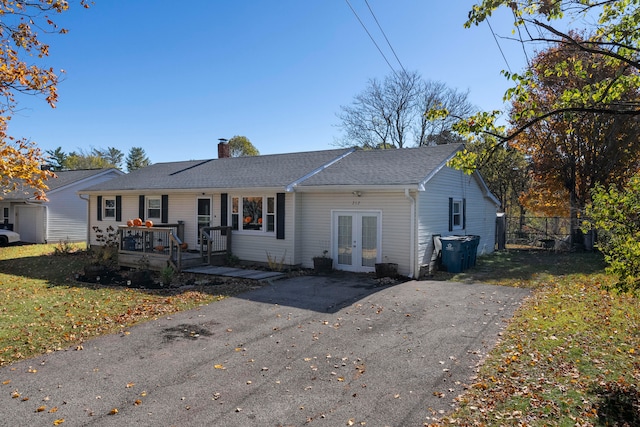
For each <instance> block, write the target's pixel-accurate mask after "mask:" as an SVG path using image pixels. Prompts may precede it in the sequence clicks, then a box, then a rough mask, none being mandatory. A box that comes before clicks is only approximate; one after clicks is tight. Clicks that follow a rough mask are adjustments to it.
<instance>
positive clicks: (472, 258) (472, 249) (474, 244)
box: [469, 236, 480, 267]
mask: <svg viewBox="0 0 640 427" xmlns="http://www.w3.org/2000/svg"><path fill="white" fill-rule="evenodd" d="M469 238H470V241H469V267H475V266H476V258H477V255H478V246H479V245H480V236H469Z"/></svg>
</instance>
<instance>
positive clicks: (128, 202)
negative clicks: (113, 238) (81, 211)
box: [90, 192, 298, 264]
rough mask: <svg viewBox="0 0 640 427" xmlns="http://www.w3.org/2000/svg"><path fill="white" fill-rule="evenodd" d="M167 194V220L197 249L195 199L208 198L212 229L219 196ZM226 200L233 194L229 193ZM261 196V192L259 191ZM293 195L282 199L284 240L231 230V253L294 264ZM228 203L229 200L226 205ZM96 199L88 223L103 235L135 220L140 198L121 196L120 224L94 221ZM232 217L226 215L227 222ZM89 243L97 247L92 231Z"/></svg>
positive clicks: (247, 258) (217, 222) (217, 219)
mask: <svg viewBox="0 0 640 427" xmlns="http://www.w3.org/2000/svg"><path fill="white" fill-rule="evenodd" d="M164 194H168V195H169V210H168V213H169V217H168V222H169V223H170V224H176V223H177V222H178V221H184V241H185V242H186V243H187V244H188V245H189V249H194V250H195V249H198V245H197V233H198V230H197V224H198V222H197V215H196V213H197V200H198V198H207V197H210V198H211V214H212V226H219V225H220V221H221V219H220V199H221V194H220V193H211V194H205V195H203V194H202V192H200V193H174V194H171V193H164ZM228 194H229V198H231V196H232V195H233V193H228ZM261 194H262V192H261ZM115 195H117V194H116V193H113V194H111V193H104V194H102V196H103V197H106V196H115ZM161 195H162V194H161V193H157V194H156V193H153V194H152V193H149V194H145V196H147V197H154V196H157V197H159V196H161ZM264 195H267V196H273V197H275V196H276V193H275V192H273V193H264ZM294 196H295V195H294V194H287V195H286V197H285V239H276V236H275V233H255V232H254V233H252V232H243V231H234V232H233V237H232V243H231V245H232V249H231V250H232V253H233V254H234V255H235V256H237V257H238V258H240V259H241V260H243V261H249V262H260V263H266V262H267V253H269V255H270V256H271V257H272V258H275V259H277V260H278V262H279V261H280V259H281V258H282V257H283V256H285V251H286V256H285V264H296V263H297V262H298V261H297V260H296V251H295V245H294V242H295V234H294V233H295V221H294V219H295V210H294ZM230 204H231V200H230V199H229V206H230ZM96 205H97V196H95V195H92V196H91V203H90V218H91V224H92V226H93V225H97V226H99V227H100V229H101V230H102V231H103V232H104V231H106V229H107V227H109V226H112V227H114V228H115V229H117V226H118V225H123V224H126V222H127V220H128V219H134V218H137V217H138V214H139V212H138V209H139V195H138V194H127V195H123V196H122V221H119V222H116V221H111V220H104V219H103V220H102V221H98V220H97V206H96ZM230 220H231V217H230V216H229V221H230ZM91 244H97V242H96V240H95V232H94V231H93V230H91Z"/></svg>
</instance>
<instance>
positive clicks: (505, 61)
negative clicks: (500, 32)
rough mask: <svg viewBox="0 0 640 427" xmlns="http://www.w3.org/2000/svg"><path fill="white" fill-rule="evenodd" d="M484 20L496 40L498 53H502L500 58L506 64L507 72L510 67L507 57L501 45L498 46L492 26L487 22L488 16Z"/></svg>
mask: <svg viewBox="0 0 640 427" xmlns="http://www.w3.org/2000/svg"><path fill="white" fill-rule="evenodd" d="M485 21H487V25H488V26H489V30H491V34H492V35H493V39H494V40H495V41H496V45H497V46H498V50H499V51H500V55H502V59H504V63H505V64H507V68H508V69H509V73H511V72H512V71H511V67H510V66H509V61H507V57H506V56H505V55H504V52H503V51H502V47H501V46H500V43H499V42H498V37H496V33H494V32H493V28H492V27H491V23H490V22H489V18H488V17H487V19H485Z"/></svg>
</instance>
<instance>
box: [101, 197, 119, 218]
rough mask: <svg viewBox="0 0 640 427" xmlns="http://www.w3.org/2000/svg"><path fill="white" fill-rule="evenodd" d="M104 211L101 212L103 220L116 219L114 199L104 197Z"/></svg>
mask: <svg viewBox="0 0 640 427" xmlns="http://www.w3.org/2000/svg"><path fill="white" fill-rule="evenodd" d="M103 205H104V210H103V211H102V217H103V218H105V219H106V218H111V219H114V218H115V217H116V198H115V197H113V198H110V197H105V198H104V199H103Z"/></svg>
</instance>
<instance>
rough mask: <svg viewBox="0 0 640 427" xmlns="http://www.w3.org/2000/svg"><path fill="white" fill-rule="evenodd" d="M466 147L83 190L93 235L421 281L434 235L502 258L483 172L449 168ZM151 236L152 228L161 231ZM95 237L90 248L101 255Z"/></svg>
mask: <svg viewBox="0 0 640 427" xmlns="http://www.w3.org/2000/svg"><path fill="white" fill-rule="evenodd" d="M462 149H463V145H462V144H452V145H440V146H431V147H420V148H406V149H393V150H362V149H358V148H343V149H333V150H324V151H313V152H300V153H289V154H274V155H263V156H253V157H235V158H230V157H228V154H227V153H228V146H227V145H226V144H224V143H221V144H220V145H219V146H218V158H217V159H207V160H190V161H178V162H169V163H158V164H153V165H151V166H148V167H146V168H143V169H139V170H136V171H133V172H131V173H129V174H127V175H123V176H121V177H118V178H115V179H112V180H109V181H105V182H102V183H100V184H96V185H93V186H89V187H85V188H84V189H82V191H80V192H79V193H80V194H81V195H82V196H84V197H88V199H89V212H90V214H89V220H90V226H91V227H92V226H97V227H99V228H100V229H102V230H104V229H106V228H107V227H109V226H112V227H114V228H117V227H118V226H119V225H122V224H125V223H126V221H127V220H128V219H132V218H140V219H142V220H143V221H144V220H148V219H149V220H152V221H153V223H154V224H155V225H162V224H175V223H178V222H181V223H183V224H184V241H185V242H186V243H188V245H189V248H194V247H198V246H197V245H198V239H199V229H200V228H201V227H205V226H230V227H232V236H233V239H232V241H233V245H232V246H233V247H232V252H233V254H234V255H235V256H237V257H238V258H239V259H240V260H243V261H250V262H267V261H268V257H270V258H272V259H277V260H284V264H288V265H299V266H302V267H313V258H314V257H316V256H321V255H323V254H326V255H327V256H328V257H330V258H332V259H333V268H335V269H340V270H347V271H354V272H371V271H374V270H375V264H376V263H381V262H390V263H397V264H398V272H399V273H400V274H403V275H406V276H410V277H418V276H419V275H420V272H421V269H422V268H423V267H424V266H427V265H429V263H430V261H431V256H432V252H433V248H434V243H433V236H434V235H442V236H447V235H476V236H480V242H479V245H478V249H477V252H478V254H484V253H489V252H492V251H493V250H494V245H495V224H496V212H497V209H498V206H499V202H498V200H497V199H496V198H495V197H494V196H493V195H492V194H491V193H490V192H489V190H488V188H487V186H486V185H485V183H484V181H483V180H482V178H481V177H480V175H479V174H478V173H473V174H471V175H467V174H464V173H463V172H461V171H459V170H456V169H452V168H450V167H448V166H447V161H448V160H449V159H451V158H452V157H453V156H454V155H455V154H456V153H457V152H458V151H460V150H462ZM155 225H154V226H155ZM97 243H98V242H97V240H96V237H95V233H94V234H93V235H92V236H91V239H90V244H97Z"/></svg>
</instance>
